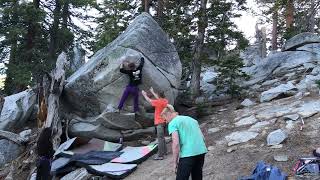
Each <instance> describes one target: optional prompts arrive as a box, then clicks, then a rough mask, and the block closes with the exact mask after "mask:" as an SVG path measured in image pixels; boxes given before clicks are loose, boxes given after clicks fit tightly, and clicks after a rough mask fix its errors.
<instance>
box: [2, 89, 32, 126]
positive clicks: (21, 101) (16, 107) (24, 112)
mask: <svg viewBox="0 0 320 180" xmlns="http://www.w3.org/2000/svg"><path fill="white" fill-rule="evenodd" d="M36 98H37V97H36V94H35V93H34V92H33V91H32V90H31V89H29V90H25V91H22V92H20V93H18V94H13V95H11V96H7V97H5V98H4V104H3V108H2V111H1V117H0V130H10V129H11V128H15V127H22V126H23V125H24V123H25V122H26V121H27V120H28V119H29V117H30V116H31V114H32V111H33V110H34V106H35V104H36Z"/></svg>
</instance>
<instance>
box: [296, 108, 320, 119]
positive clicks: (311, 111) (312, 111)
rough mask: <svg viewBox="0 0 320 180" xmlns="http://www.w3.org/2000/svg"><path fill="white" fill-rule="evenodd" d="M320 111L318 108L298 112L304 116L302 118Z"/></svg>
mask: <svg viewBox="0 0 320 180" xmlns="http://www.w3.org/2000/svg"><path fill="white" fill-rule="evenodd" d="M317 113H318V111H317V110H309V111H302V112H298V114H299V115H300V116H301V117H302V118H308V117H311V116H313V115H315V114H317Z"/></svg>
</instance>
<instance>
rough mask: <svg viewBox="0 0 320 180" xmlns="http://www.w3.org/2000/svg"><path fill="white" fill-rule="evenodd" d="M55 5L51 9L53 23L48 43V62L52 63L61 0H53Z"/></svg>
mask: <svg viewBox="0 0 320 180" xmlns="http://www.w3.org/2000/svg"><path fill="white" fill-rule="evenodd" d="M55 2H56V5H55V9H54V11H53V23H52V26H51V28H50V43H49V58H50V64H52V65H53V63H54V61H55V59H56V53H57V52H56V49H57V35H58V30H59V24H60V16H61V13H60V11H61V2H60V0H55Z"/></svg>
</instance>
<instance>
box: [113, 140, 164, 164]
mask: <svg viewBox="0 0 320 180" xmlns="http://www.w3.org/2000/svg"><path fill="white" fill-rule="evenodd" d="M157 148H158V145H157V144H149V145H148V146H141V147H131V146H128V147H126V148H124V149H123V150H121V151H120V152H123V154H121V155H120V156H119V157H117V158H115V159H113V160H112V161H111V162H113V163H122V164H132V163H134V164H135V163H141V162H143V161H144V160H145V159H147V158H148V157H149V156H151V155H153V154H154V153H155V152H156V151H157Z"/></svg>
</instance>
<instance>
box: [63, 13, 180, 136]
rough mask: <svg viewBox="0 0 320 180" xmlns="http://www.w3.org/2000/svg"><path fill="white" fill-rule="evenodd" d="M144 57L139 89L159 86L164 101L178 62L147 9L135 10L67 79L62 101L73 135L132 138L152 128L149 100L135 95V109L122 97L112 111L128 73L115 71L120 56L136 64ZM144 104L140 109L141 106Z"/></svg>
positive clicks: (170, 94)
mask: <svg viewBox="0 0 320 180" xmlns="http://www.w3.org/2000/svg"><path fill="white" fill-rule="evenodd" d="M141 57H143V58H144V59H145V63H144V67H143V69H142V84H141V85H139V88H140V90H142V89H144V90H149V88H150V87H153V88H154V89H155V91H157V92H159V91H163V92H164V93H165V95H166V97H167V98H168V100H169V102H170V103H172V104H173V103H174V100H175V98H176V96H177V94H178V88H179V85H180V79H181V72H182V67H181V62H180V59H179V56H178V53H177V51H176V49H175V47H174V45H173V44H172V43H171V42H170V39H169V37H168V36H167V35H166V34H165V32H164V31H163V30H162V29H161V28H160V26H159V25H158V24H157V23H156V21H154V20H153V19H152V17H151V16H150V15H149V14H147V13H142V14H141V15H139V16H138V17H137V18H136V19H135V20H134V21H133V22H132V23H131V24H130V25H129V26H128V28H127V29H126V31H124V32H123V33H122V34H121V35H120V36H119V37H118V38H116V39H115V40H114V41H113V42H112V43H110V44H109V45H108V46H106V47H105V48H103V49H101V50H99V51H98V52H97V53H96V54H95V55H94V56H93V57H92V58H91V59H90V60H89V61H88V62H87V63H86V64H84V65H83V66H82V67H81V68H80V69H78V70H77V71H76V72H75V73H74V74H73V75H71V76H70V77H69V78H68V79H67V84H66V86H65V89H64V93H63V97H64V98H63V100H64V101H63V105H64V107H66V109H68V110H67V111H68V113H69V114H74V115H75V114H76V115H77V117H73V118H70V119H71V123H70V128H69V132H70V134H71V135H73V136H85V137H96V138H100V139H105V140H109V141H119V139H120V138H124V139H134V138H135V137H141V136H143V135H144V134H150V133H153V132H154V131H153V130H154V128H151V129H150V128H148V127H151V126H153V116H152V115H151V117H150V114H149V113H146V112H145V110H148V109H150V105H149V103H146V101H145V100H144V98H143V97H142V96H140V99H139V105H140V106H141V107H144V108H141V111H140V113H139V114H134V113H125V111H129V112H132V111H133V108H132V105H133V102H132V99H130V98H129V99H128V100H127V101H126V104H125V106H124V111H121V113H116V112H115V110H116V109H117V106H118V103H119V100H120V98H121V96H122V93H123V90H124V88H125V87H126V85H127V84H128V81H129V79H128V77H127V75H125V74H122V73H120V71H119V68H120V64H121V63H122V62H123V60H129V61H130V62H134V63H136V64H139V63H140V59H141ZM144 109H145V110H144Z"/></svg>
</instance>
